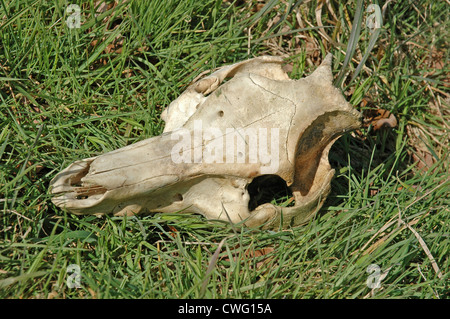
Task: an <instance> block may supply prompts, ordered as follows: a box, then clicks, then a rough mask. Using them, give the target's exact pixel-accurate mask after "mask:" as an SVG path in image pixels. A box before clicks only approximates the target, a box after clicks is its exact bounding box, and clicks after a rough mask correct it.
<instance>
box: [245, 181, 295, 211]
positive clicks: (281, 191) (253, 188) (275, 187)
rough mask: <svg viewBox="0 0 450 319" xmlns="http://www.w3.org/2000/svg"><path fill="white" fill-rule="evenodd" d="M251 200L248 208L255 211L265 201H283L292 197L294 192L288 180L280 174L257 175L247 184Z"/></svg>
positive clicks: (275, 202)
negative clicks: (287, 183) (287, 182)
mask: <svg viewBox="0 0 450 319" xmlns="http://www.w3.org/2000/svg"><path fill="white" fill-rule="evenodd" d="M247 190H248V194H249V195H250V201H249V203H248V209H249V210H250V211H253V210H254V209H255V208H256V207H258V206H260V205H262V204H265V203H272V204H275V205H276V204H277V203H282V202H286V200H288V198H290V197H292V196H293V195H292V192H291V190H290V189H289V187H288V186H287V185H286V181H285V180H284V179H282V178H281V177H280V176H278V175H261V176H258V177H255V178H254V179H253V181H252V182H251V183H250V184H248V185H247Z"/></svg>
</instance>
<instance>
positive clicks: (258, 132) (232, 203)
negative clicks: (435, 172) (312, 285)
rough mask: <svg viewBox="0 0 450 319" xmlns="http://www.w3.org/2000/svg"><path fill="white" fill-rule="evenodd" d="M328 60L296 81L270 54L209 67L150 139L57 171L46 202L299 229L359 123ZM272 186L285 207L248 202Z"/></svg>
mask: <svg viewBox="0 0 450 319" xmlns="http://www.w3.org/2000/svg"><path fill="white" fill-rule="evenodd" d="M331 59H332V56H331V54H329V55H327V56H326V58H325V59H324V61H323V63H322V64H321V65H320V66H319V67H318V68H317V69H316V70H315V71H314V72H313V73H312V74H311V75H310V76H308V77H306V78H303V79H300V80H292V79H289V77H288V75H287V74H286V72H285V71H283V69H282V59H281V58H278V57H269V56H263V57H258V58H254V59H250V60H247V61H243V62H240V63H236V64H233V65H229V66H226V67H223V68H221V69H219V70H218V71H217V72H214V73H212V74H211V75H210V76H208V77H205V78H203V79H201V80H199V81H197V82H195V83H193V84H192V85H190V86H189V87H188V88H187V89H186V91H185V92H184V93H183V94H182V95H181V96H180V97H178V99H176V100H175V101H173V102H172V103H171V104H170V105H169V106H168V107H167V108H166V109H165V110H164V111H163V113H162V115H161V116H162V118H163V119H164V121H165V122H166V126H165V130H164V132H163V134H161V135H160V136H155V137H152V138H149V139H146V140H143V141H141V142H138V143H136V144H133V145H130V146H126V147H123V148H120V149H118V150H115V151H112V152H109V153H106V154H103V155H100V156H96V157H92V158H87V159H83V160H80V161H76V162H74V163H72V164H71V165H69V166H68V167H67V168H66V169H64V170H63V171H61V172H60V173H59V174H57V175H56V176H55V178H54V179H53V180H52V181H51V193H52V194H53V195H54V197H53V199H52V200H53V203H54V204H55V205H56V206H59V207H61V208H63V209H66V210H68V211H70V212H72V213H75V214H110V213H111V214H115V215H124V214H138V213H151V212H161V213H165V212H171V213H173V212H189V213H198V214H202V215H204V216H205V217H206V218H207V219H219V220H224V221H231V222H233V223H240V222H243V223H245V225H247V226H249V227H256V226H263V227H264V228H276V227H279V225H280V222H282V226H283V227H286V226H289V225H300V224H303V223H306V222H308V220H309V219H310V218H311V217H312V216H314V214H315V213H316V212H317V211H318V209H319V208H320V207H321V206H322V204H323V202H324V200H325V199H326V197H327V195H328V193H329V191H330V185H331V179H332V177H333V175H334V170H333V169H332V168H331V167H330V164H329V162H328V152H329V150H330V148H331V146H332V145H333V143H334V141H335V140H336V139H337V138H339V137H340V136H341V135H342V134H344V133H345V132H347V131H350V130H353V129H356V128H358V127H359V126H360V114H359V112H358V111H356V110H355V109H354V108H352V107H351V105H350V104H349V103H347V102H346V100H345V99H344V97H343V95H342V94H341V92H340V91H339V90H338V89H337V88H335V87H334V86H333V85H332V74H331ZM227 78H228V79H229V80H228V81H226V82H224V80H225V79H227ZM235 147H236V149H235ZM280 181H284V182H285V183H286V185H287V187H288V188H289V191H290V192H291V194H292V196H293V198H294V205H293V206H291V207H280V206H277V205H273V204H271V203H268V202H266V203H264V201H262V202H261V201H258V198H259V197H263V195H264V192H266V191H267V188H269V189H270V188H271V187H273V186H278V187H279V186H280V185H279V182H280ZM284 182H282V183H284ZM275 184H276V185H275ZM261 203H262V204H261Z"/></svg>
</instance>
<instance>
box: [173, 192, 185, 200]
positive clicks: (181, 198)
mask: <svg viewBox="0 0 450 319" xmlns="http://www.w3.org/2000/svg"><path fill="white" fill-rule="evenodd" d="M173 200H174V201H176V202H181V201H182V200H183V195H181V194H180V193H178V194H175V195H174V196H173Z"/></svg>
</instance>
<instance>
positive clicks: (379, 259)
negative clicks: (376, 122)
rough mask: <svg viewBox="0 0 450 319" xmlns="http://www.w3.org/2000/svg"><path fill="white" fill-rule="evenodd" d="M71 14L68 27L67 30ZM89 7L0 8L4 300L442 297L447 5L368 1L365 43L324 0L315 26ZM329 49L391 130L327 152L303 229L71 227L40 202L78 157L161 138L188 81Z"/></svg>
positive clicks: (349, 90) (167, 221)
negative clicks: (257, 61) (385, 115)
mask: <svg viewBox="0 0 450 319" xmlns="http://www.w3.org/2000/svg"><path fill="white" fill-rule="evenodd" d="M303 2H306V1H303ZM360 2H361V3H362V1H358V3H360ZM69 3H79V4H80V5H81V15H82V19H81V22H82V24H81V28H79V29H69V28H68V27H67V25H66V23H65V21H66V19H67V18H68V15H69V14H68V13H66V12H65V8H66V7H67V5H68V4H69ZM93 3H94V1H85V2H83V4H81V2H77V1H73V2H65V1H40V0H37V1H24V0H13V1H4V0H0V17H1V19H0V103H1V104H0V170H1V174H0V297H2V298H421V299H425V298H448V297H449V296H450V290H449V276H450V275H449V273H448V270H449V268H450V260H449V256H450V254H449V248H450V237H449V236H450V233H449V227H450V220H449V217H448V216H449V202H450V200H449V192H448V189H449V186H450V183H449V175H448V171H449V157H448V155H449V153H448V152H449V149H448V140H449V131H450V130H449V117H450V112H449V106H448V104H449V90H448V86H449V82H448V80H449V79H448V74H449V73H448V72H449V69H448V38H449V37H448V31H447V30H449V20H448V5H447V4H446V3H445V2H444V1H442V2H435V1H431V0H424V1H421V2H418V1H392V2H389V3H388V4H386V5H385V7H383V3H380V7H381V8H382V11H384V16H383V24H382V28H381V30H378V32H377V33H376V34H375V35H373V34H374V33H371V32H370V30H369V29H368V28H367V27H366V18H367V16H368V15H369V13H367V12H366V11H365V8H367V5H368V4H369V2H368V1H364V7H363V8H360V9H358V8H357V3H356V2H355V1H348V3H343V2H337V1H330V3H331V9H332V12H331V10H330V8H329V7H327V5H323V7H322V9H321V11H320V13H321V15H320V16H321V21H322V25H323V28H320V24H319V22H318V21H317V19H316V9H318V8H319V7H318V4H317V3H316V1H309V2H306V3H300V2H295V1H285V2H281V1H277V0H274V1H266V5H265V6H264V7H258V9H259V11H258V10H256V8H257V3H256V1H253V3H252V1H247V2H246V1H237V2H236V3H231V1H222V0H220V1H219V0H214V1H213V0H208V1H149V0H148V1H129V2H126V3H121V4H118V5H117V6H115V7H114V8H111V9H109V10H108V11H106V12H104V13H102V14H100V15H99V16H95V10H94V8H93ZM291 5H292V7H290V6H291ZM356 12H360V13H359V14H360V15H361V17H360V18H359V17H358V14H356ZM355 16H356V18H355ZM299 17H300V18H301V19H300V20H299ZM278 22H279V23H278ZM355 23H356V25H355V26H359V27H360V30H359V32H358V30H355V28H353V27H355V26H354V25H353V24H355ZM352 30H355V31H353V32H352ZM374 39H375V40H376V42H375V43H373V41H374ZM326 52H331V53H333V54H334V57H335V58H334V61H333V73H334V75H335V79H336V82H335V83H336V84H337V85H338V86H339V87H341V88H342V89H343V92H344V94H345V95H346V96H347V99H348V101H349V102H350V103H352V105H354V106H355V107H356V108H357V109H359V110H361V111H364V110H365V109H366V108H367V107H364V104H361V101H362V100H363V98H369V99H370V100H372V101H373V103H374V104H375V105H376V106H377V107H378V108H380V109H385V110H388V111H390V112H392V113H393V114H394V115H395V116H396V118H397V121H398V125H397V127H395V128H393V129H384V130H379V131H374V130H373V128H372V126H370V125H368V126H366V127H364V128H363V129H361V130H359V131H358V132H355V133H352V134H349V135H346V136H344V137H342V138H341V139H340V140H338V141H337V142H336V144H335V146H333V148H332V150H331V152H330V162H331V164H332V166H333V167H334V168H335V169H336V177H335V179H334V180H333V182H332V186H333V188H332V189H333V190H332V193H331V194H330V196H329V198H328V199H327V201H326V203H325V205H324V207H323V208H322V210H321V211H320V213H319V214H318V215H317V216H316V217H315V218H314V219H313V220H312V221H311V222H310V223H309V224H308V225H305V226H302V227H295V228H290V229H285V230H279V231H262V230H255V229H247V228H240V229H234V228H232V227H230V225H228V224H226V223H211V222H206V221H205V220H204V218H203V217H201V216H195V215H180V214H166V215H164V214H155V215H148V216H137V217H133V218H118V217H111V216H107V217H104V218H96V217H94V216H87V217H86V216H84V217H80V216H74V215H70V214H66V213H65V212H63V211H60V210H59V209H57V208H56V207H55V206H54V205H53V204H52V203H51V201H50V196H49V194H48V184H49V181H50V180H51V178H52V177H53V176H54V175H55V174H56V173H57V172H59V171H60V170H61V169H63V168H64V167H66V166H67V165H68V164H70V163H71V162H73V161H74V160H77V159H80V158H85V157H90V156H94V155H98V154H101V153H104V152H107V151H111V150H114V149H117V148H120V147H123V146H125V145H129V144H132V143H135V142H137V141H139V140H143V139H146V138H149V137H151V136H155V135H158V134H160V133H161V131H162V128H163V123H162V121H161V120H160V118H159V114H160V112H161V110H162V109H163V108H164V107H165V106H167V105H168V104H169V103H170V101H172V100H173V99H175V98H176V97H177V96H178V95H179V94H180V93H181V92H183V90H184V89H185V88H186V86H187V85H188V84H189V83H190V82H191V81H192V80H193V79H195V78H196V77H197V76H198V75H199V74H200V73H202V72H204V71H208V70H213V69H214V68H216V67H218V66H221V65H223V64H228V63H233V62H237V61H241V60H243V59H247V58H250V57H253V56H258V55H263V54H272V55H283V56H284V57H285V58H286V61H287V62H288V63H291V66H292V71H291V72H290V76H291V77H292V78H300V77H303V76H305V75H307V74H309V73H311V72H312V71H313V70H314V69H315V68H316V66H317V65H318V63H320V61H321V58H323V57H324V56H325V53H326ZM346 52H354V54H353V55H351V56H349V55H347V56H349V58H348V60H345V57H346ZM350 57H351V58H352V59H350ZM361 61H365V63H360V62H361ZM358 65H360V66H359V67H358ZM363 65H364V67H363ZM352 78H354V79H352ZM174 213H175V212H174ZM223 240H224V241H223ZM221 244H222V245H221ZM218 248H220V249H218ZM216 252H217V254H215V253H216ZM71 264H77V265H79V266H80V270H81V287H80V288H77V289H75V288H69V287H68V286H67V284H66V281H67V280H68V279H69V276H71V273H67V267H68V266H69V265H71ZM371 264H377V265H379V267H380V268H381V271H385V270H387V269H389V272H388V273H387V274H386V276H385V278H384V279H383V280H382V281H381V288H377V289H370V288H369V287H368V286H367V281H368V280H369V281H370V278H372V277H370V276H371V274H370V273H368V272H367V268H368V266H369V265H371ZM436 267H438V268H439V269H437V268H436ZM438 270H439V271H438Z"/></svg>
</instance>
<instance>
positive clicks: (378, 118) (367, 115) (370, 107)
mask: <svg viewBox="0 0 450 319" xmlns="http://www.w3.org/2000/svg"><path fill="white" fill-rule="evenodd" d="M361 107H362V108H366V109H365V110H364V111H363V116H364V126H365V127H369V126H372V127H373V130H374V131H378V130H380V129H382V128H394V127H396V126H397V119H396V118H395V116H394V114H392V113H391V112H389V111H388V110H384V109H380V108H377V107H376V105H375V103H373V102H372V101H371V100H370V99H368V98H364V99H363V101H362V102H361Z"/></svg>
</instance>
